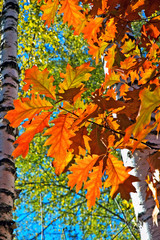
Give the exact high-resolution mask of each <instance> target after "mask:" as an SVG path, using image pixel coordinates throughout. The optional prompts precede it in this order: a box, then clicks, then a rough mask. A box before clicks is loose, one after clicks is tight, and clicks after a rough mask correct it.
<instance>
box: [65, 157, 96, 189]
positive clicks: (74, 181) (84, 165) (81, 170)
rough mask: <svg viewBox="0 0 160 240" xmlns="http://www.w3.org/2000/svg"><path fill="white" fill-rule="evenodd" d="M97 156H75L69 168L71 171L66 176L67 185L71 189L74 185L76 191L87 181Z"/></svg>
mask: <svg viewBox="0 0 160 240" xmlns="http://www.w3.org/2000/svg"><path fill="white" fill-rule="evenodd" d="M98 158H99V156H98V155H92V156H89V155H88V156H86V157H84V158H81V157H80V156H76V158H75V162H76V164H73V165H72V166H71V167H70V168H69V170H70V171H71V172H72V173H71V174H69V176H68V179H69V181H68V186H69V187H71V189H72V188H73V187H74V186H75V185H76V192H78V191H79V190H80V189H81V188H82V184H83V183H85V182H86V181H87V178H88V174H89V172H90V171H91V170H92V168H93V166H94V164H95V163H96V162H97V160H98Z"/></svg>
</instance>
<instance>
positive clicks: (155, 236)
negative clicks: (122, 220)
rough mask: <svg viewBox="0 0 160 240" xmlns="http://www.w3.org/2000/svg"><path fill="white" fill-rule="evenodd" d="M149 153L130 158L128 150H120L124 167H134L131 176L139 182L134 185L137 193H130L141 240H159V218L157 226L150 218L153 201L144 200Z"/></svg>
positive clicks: (147, 151)
mask: <svg viewBox="0 0 160 240" xmlns="http://www.w3.org/2000/svg"><path fill="white" fill-rule="evenodd" d="M150 152H152V151H150V150H144V151H143V152H141V151H136V152H135V153H134V155H133V156H132V154H131V153H130V151H129V150H127V149H124V150H121V154H122V158H123V162H124V165H125V166H132V167H134V169H133V170H132V171H131V174H132V175H134V176H137V177H138V178H139V180H140V182H136V183H134V186H135V188H136V191H137V192H136V193H131V198H132V203H133V206H134V210H135V215H136V219H137V222H138V225H139V231H140V236H141V239H142V240H143V239H145V240H160V216H159V215H158V226H156V225H155V224H153V218H152V213H153V209H154V207H155V201H154V199H153V197H152V196H150V197H149V198H148V199H147V200H146V190H147V183H146V181H145V180H146V176H147V174H148V173H149V169H150V166H149V164H148V162H147V158H148V156H149V154H150Z"/></svg>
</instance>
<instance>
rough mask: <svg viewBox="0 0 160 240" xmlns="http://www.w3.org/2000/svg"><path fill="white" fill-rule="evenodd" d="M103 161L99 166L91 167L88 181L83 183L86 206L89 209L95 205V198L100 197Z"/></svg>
mask: <svg viewBox="0 0 160 240" xmlns="http://www.w3.org/2000/svg"><path fill="white" fill-rule="evenodd" d="M102 175H103V161H102V160H101V161H100V162H99V165H98V166H96V167H93V171H92V172H90V173H89V175H88V177H89V180H88V181H87V182H86V183H85V185H84V188H85V189H87V194H86V198H87V206H88V208H89V209H90V208H91V207H92V206H94V205H95V201H96V198H99V197H100V189H101V188H102Z"/></svg>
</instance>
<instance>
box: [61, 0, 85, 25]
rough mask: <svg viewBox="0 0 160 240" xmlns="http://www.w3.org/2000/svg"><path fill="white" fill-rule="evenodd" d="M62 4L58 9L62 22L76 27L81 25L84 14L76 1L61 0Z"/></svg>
mask: <svg viewBox="0 0 160 240" xmlns="http://www.w3.org/2000/svg"><path fill="white" fill-rule="evenodd" d="M61 3H62V6H61V8H60V9H59V14H61V13H62V14H63V22H64V23H66V22H68V26H71V25H72V26H73V27H77V26H78V25H81V22H82V21H83V20H84V18H85V17H84V15H83V14H82V13H81V12H80V11H82V10H83V9H82V8H81V7H80V6H78V4H77V1H75V0H65V1H61Z"/></svg>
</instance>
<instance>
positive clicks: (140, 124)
mask: <svg viewBox="0 0 160 240" xmlns="http://www.w3.org/2000/svg"><path fill="white" fill-rule="evenodd" d="M139 96H140V100H141V106H140V110H139V114H138V117H137V120H136V123H135V124H134V127H133V129H132V133H133V135H134V137H137V136H138V135H139V134H140V133H141V132H142V131H143V129H144V128H145V127H146V126H147V125H148V124H149V123H150V120H151V114H152V112H153V111H154V110H155V109H156V107H158V106H159V105H160V88H159V87H158V88H156V89H155V90H153V91H150V89H148V88H145V89H143V90H142V91H141V92H140V94H139ZM127 131H129V130H126V134H127Z"/></svg>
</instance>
